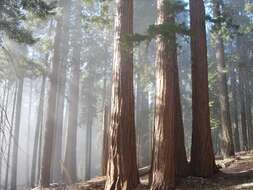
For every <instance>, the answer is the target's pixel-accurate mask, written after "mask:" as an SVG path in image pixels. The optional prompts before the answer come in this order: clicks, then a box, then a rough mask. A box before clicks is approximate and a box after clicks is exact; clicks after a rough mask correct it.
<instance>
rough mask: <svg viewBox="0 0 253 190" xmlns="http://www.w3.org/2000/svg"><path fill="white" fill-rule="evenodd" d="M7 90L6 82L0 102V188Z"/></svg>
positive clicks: (5, 82)
mask: <svg viewBox="0 0 253 190" xmlns="http://www.w3.org/2000/svg"><path fill="white" fill-rule="evenodd" d="M7 88H8V84H7V81H4V86H3V99H2V102H1V111H0V112H1V113H0V186H1V182H2V163H3V154H4V140H5V135H4V133H6V131H5V129H4V128H5V126H4V125H5V116H4V115H5V114H4V113H5V111H6V107H5V101H6V94H7Z"/></svg>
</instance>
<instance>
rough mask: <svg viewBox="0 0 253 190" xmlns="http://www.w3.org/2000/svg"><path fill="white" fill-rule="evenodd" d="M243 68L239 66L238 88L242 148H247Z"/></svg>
mask: <svg viewBox="0 0 253 190" xmlns="http://www.w3.org/2000/svg"><path fill="white" fill-rule="evenodd" d="M244 75H245V72H244V69H243V68H241V67H240V68H239V89H240V107H241V127H242V145H243V147H242V149H243V150H248V136H247V123H246V108H245V80H244Z"/></svg>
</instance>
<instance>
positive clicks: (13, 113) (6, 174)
mask: <svg viewBox="0 0 253 190" xmlns="http://www.w3.org/2000/svg"><path fill="white" fill-rule="evenodd" d="M17 90H18V89H17V85H15V92H14V99H13V105H12V113H11V128H10V134H9V139H8V143H9V144H8V150H7V162H6V172H5V182H4V190H7V189H8V181H9V171H10V159H11V158H10V155H11V145H12V137H13V136H12V133H13V125H14V116H15V109H16V101H17Z"/></svg>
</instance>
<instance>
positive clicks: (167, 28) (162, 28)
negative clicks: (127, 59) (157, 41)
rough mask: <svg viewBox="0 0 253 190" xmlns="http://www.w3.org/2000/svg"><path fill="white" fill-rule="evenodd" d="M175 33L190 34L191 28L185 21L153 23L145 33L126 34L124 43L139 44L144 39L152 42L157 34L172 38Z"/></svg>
mask: <svg viewBox="0 0 253 190" xmlns="http://www.w3.org/2000/svg"><path fill="white" fill-rule="evenodd" d="M175 34H179V35H186V36H189V35H190V30H189V29H188V27H187V26H186V24H185V23H180V24H178V23H174V22H167V23H163V24H153V25H150V26H149V28H148V30H147V32H146V33H145V34H139V33H134V34H133V35H126V36H125V39H124V43H125V44H127V45H128V46H129V44H132V43H134V44H135V45H139V44H140V43H141V42H143V41H148V42H150V41H151V40H152V39H154V38H156V37H157V36H161V37H163V38H165V39H167V40H170V39H171V38H173V37H174V35H175Z"/></svg>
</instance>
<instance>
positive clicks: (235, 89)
mask: <svg viewBox="0 0 253 190" xmlns="http://www.w3.org/2000/svg"><path fill="white" fill-rule="evenodd" d="M236 75H237V73H236V71H235V68H233V71H232V72H231V91H232V113H233V118H234V120H233V128H234V142H235V143H234V146H235V151H236V152H239V151H240V149H241V148H240V135H239V121H238V115H239V113H238V102H237V101H238V99H237V97H238V95H239V93H238V84H237V81H236Z"/></svg>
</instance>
